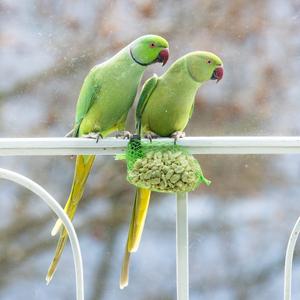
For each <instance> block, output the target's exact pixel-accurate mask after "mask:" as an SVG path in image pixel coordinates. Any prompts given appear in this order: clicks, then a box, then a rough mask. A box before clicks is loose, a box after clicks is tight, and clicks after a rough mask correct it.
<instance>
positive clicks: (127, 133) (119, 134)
mask: <svg viewBox="0 0 300 300" xmlns="http://www.w3.org/2000/svg"><path fill="white" fill-rule="evenodd" d="M132 137H133V134H132V133H131V132H130V131H127V130H124V131H122V130H121V131H117V133H116V138H117V139H118V138H122V139H124V140H125V139H128V140H130V139H131V138H132Z"/></svg>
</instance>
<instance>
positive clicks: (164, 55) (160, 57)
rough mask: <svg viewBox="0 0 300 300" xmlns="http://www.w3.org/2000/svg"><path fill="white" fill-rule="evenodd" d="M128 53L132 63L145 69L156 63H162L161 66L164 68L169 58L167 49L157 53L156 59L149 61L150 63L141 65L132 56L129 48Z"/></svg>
mask: <svg viewBox="0 0 300 300" xmlns="http://www.w3.org/2000/svg"><path fill="white" fill-rule="evenodd" d="M129 51H130V56H131V58H132V59H133V60H134V62H136V63H137V64H138V65H140V66H143V67H147V66H149V65H152V64H154V63H157V62H161V63H163V66H164V65H165V64H166V63H167V61H168V58H169V51H168V49H164V50H162V51H160V53H159V55H158V57H157V58H155V59H154V60H153V61H151V62H149V63H147V64H146V63H142V62H140V61H138V60H137V59H136V58H135V57H134V56H133V53H132V50H131V48H130V50H129Z"/></svg>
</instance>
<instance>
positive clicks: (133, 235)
mask: <svg viewBox="0 0 300 300" xmlns="http://www.w3.org/2000/svg"><path fill="white" fill-rule="evenodd" d="M222 77H223V63H222V61H221V59H220V58H219V57H218V56H216V55H215V54H213V53H211V52H205V51H196V52H191V53H188V54H186V55H185V56H183V57H181V58H180V59H178V60H177V61H176V62H175V63H173V64H172V65H171V67H170V68H169V69H168V70H167V71H166V73H165V74H163V75H162V76H161V77H158V76H156V75H153V76H152V77H151V78H150V79H148V80H147V81H146V82H145V84H144V86H143V89H142V92H141V95H140V98H139V102H138V106H137V110H136V127H137V130H138V133H139V135H140V134H141V132H142V133H143V134H145V137H147V138H149V139H152V138H154V137H158V136H160V137H173V138H174V139H175V142H176V140H177V139H178V138H181V137H184V136H185V133H184V132H183V130H184V129H185V127H186V126H187V124H188V121H189V119H190V118H191V116H192V113H193V109H194V101H195V95H196V92H197V90H198V89H199V87H200V86H201V85H202V84H203V83H204V82H205V81H208V80H210V79H213V80H217V82H218V81H219V80H221V79H222ZM150 194H151V191H150V190H148V189H143V188H138V189H137V191H136V194H135V199H134V206H133V212H132V216H131V222H130V226H129V232H128V238H127V244H126V248H125V254H124V258H123V264H122V270H121V276H120V288H121V289H123V288H124V287H126V286H127V285H128V276H129V260H130V254H131V253H132V252H136V251H137V249H138V247H139V244H140V240H141V235H142V232H143V227H144V224H145V219H146V216H147V210H148V206H149V200H150Z"/></svg>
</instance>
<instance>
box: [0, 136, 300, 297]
mask: <svg viewBox="0 0 300 300" xmlns="http://www.w3.org/2000/svg"><path fill="white" fill-rule="evenodd" d="M160 140H161V141H170V143H172V140H170V139H160ZM127 143H128V141H126V140H120V139H115V138H107V139H103V140H99V142H98V143H96V142H95V140H92V139H82V138H0V156H24V155H27V156H41V155H78V154H95V155H115V154H119V153H122V152H123V151H124V150H125V149H126V146H127ZM177 143H178V145H182V146H184V147H186V148H187V149H188V150H189V151H190V153H192V154H222V155H226V154H293V153H294V154H295V153H298V154H300V136H294V137H292V136H291V137H286V136H259V137H258V136H252V137H237V136H235V137H187V138H184V139H181V140H179V141H178V142H177ZM0 177H1V176H0ZM60 213H61V212H60ZM60 217H61V215H60ZM67 228H68V227H67ZM69 229H70V230H71V228H69ZM299 232H300V218H299V219H298V220H297V223H296V225H295V227H294V228H293V231H292V233H291V235H290V239H289V243H288V247H287V251H286V259H285V276H284V300H290V299H291V281H292V263H293V254H294V249H295V245H296V241H297V238H298V234H299ZM176 249H177V252H176V253H177V255H176V264H177V299H178V300H187V299H188V298H189V292H188V282H189V281H188V195H187V193H178V194H177V217H176ZM75 252H76V251H75ZM75 252H74V255H79V256H80V251H79V252H78V251H77V253H75ZM77 261H81V257H77ZM78 276H79V277H80V275H78V274H77V278H78ZM77 284H81V285H82V286H81V287H78V286H77V291H82V293H83V280H82V282H80V281H77ZM77 296H78V293H77ZM77 299H80V300H82V299H83V296H82V298H80V297H78V298H77Z"/></svg>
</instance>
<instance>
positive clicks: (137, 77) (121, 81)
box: [46, 35, 169, 283]
mask: <svg viewBox="0 0 300 300" xmlns="http://www.w3.org/2000/svg"><path fill="white" fill-rule="evenodd" d="M168 47H169V45H168V42H167V41H166V40H165V39H164V38H162V37H160V36H157V35H145V36H142V37H140V38H138V39H136V40H135V41H133V42H132V43H131V44H129V45H128V46H126V47H125V48H123V49H122V50H121V51H120V52H118V53H117V54H116V55H115V56H113V57H112V58H111V59H109V60H107V61H105V62H104V63H102V64H99V65H96V66H95V67H93V68H92V69H91V71H90V72H89V74H88V75H87V77H86V78H85V80H84V83H83V85H82V88H81V91H80V94H79V98H78V101H77V106H76V116H75V125H74V128H73V130H72V131H71V132H70V133H69V134H68V135H69V136H73V137H90V138H96V139H97V141H98V139H99V137H101V138H102V137H105V136H107V135H108V134H110V133H112V132H114V131H118V132H119V134H118V135H122V133H121V132H123V136H124V135H125V136H126V135H128V134H129V132H125V131H124V129H125V122H126V118H127V114H128V111H129V109H130V108H131V106H132V104H133V101H134V99H135V97H136V93H137V89H138V86H139V84H140V81H141V78H142V76H143V73H144V71H145V69H146V67H147V66H149V65H151V64H153V63H156V62H161V63H162V64H163V65H165V64H166V62H167V60H168V58H169V50H168ZM94 160H95V155H78V156H77V158H76V164H75V172H74V179H73V184H72V188H71V192H70V196H69V199H68V201H67V203H66V206H65V212H66V213H67V215H68V216H69V217H70V219H71V220H72V219H73V217H74V215H75V212H76V209H77V206H78V203H79V201H80V199H81V198H82V195H83V192H84V187H85V183H86V180H87V178H88V175H89V173H90V170H91V168H92V165H93V162H94ZM59 231H60V238H59V241H58V245H57V248H56V251H55V255H54V258H53V260H52V262H51V265H50V267H49V269H48V273H47V277H46V281H47V283H49V282H50V281H51V279H52V277H53V275H54V273H55V270H56V267H57V264H58V261H59V259H60V257H61V254H62V252H63V249H64V246H65V244H66V241H67V239H68V235H67V232H66V230H65V228H63V226H62V222H61V220H58V221H57V222H56V224H55V226H54V228H53V230H52V232H51V234H52V235H56V234H57V233H58V232H59Z"/></svg>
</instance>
